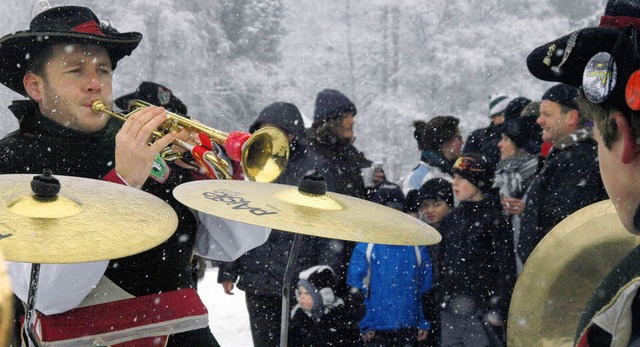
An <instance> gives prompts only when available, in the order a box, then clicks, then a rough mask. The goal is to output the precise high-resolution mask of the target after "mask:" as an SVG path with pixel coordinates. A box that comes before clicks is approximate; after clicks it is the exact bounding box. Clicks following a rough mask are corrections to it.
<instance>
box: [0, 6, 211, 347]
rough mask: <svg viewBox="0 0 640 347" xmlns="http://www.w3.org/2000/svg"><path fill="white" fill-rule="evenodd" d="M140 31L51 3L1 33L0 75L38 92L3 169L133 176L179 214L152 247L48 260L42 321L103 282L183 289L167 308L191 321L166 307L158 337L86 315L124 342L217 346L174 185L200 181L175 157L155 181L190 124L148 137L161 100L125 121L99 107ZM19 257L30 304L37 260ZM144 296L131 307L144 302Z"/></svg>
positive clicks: (24, 104)
mask: <svg viewBox="0 0 640 347" xmlns="http://www.w3.org/2000/svg"><path fill="white" fill-rule="evenodd" d="M141 39H142V35H141V34H140V33H136V32H130V33H119V32H118V31H117V30H115V29H114V28H113V27H111V26H109V25H105V24H104V23H101V22H100V21H99V20H98V18H97V17H96V15H95V14H94V13H93V12H92V11H91V10H89V9H88V8H84V7H76V6H64V7H56V8H51V9H48V10H45V11H44V12H42V13H40V14H39V15H37V16H35V17H34V18H33V20H32V21H31V24H30V28H29V29H28V30H25V31H21V32H17V33H14V34H10V35H6V36H4V37H2V38H0V56H2V59H1V60H0V82H1V83H2V84H4V85H5V86H7V87H8V88H10V89H11V90H13V91H15V92H17V93H18V94H20V95H22V96H25V97H27V98H28V99H29V100H20V101H14V102H13V104H12V105H11V106H10V110H11V111H12V112H13V114H14V115H15V116H16V117H17V118H18V119H19V121H20V128H19V129H18V130H16V131H15V132H13V133H11V134H9V135H7V137H5V138H4V139H2V140H1V141H0V152H1V154H0V168H1V169H0V170H1V172H2V173H6V174H10V173H33V174H40V173H42V172H43V169H45V168H47V169H51V170H52V171H53V173H54V174H57V175H67V176H77V177H85V178H93V179H103V180H108V181H112V182H116V183H120V184H126V185H128V186H130V187H135V188H138V189H143V190H145V191H147V192H150V193H152V194H154V195H156V196H157V197H159V198H161V199H162V200H164V201H166V202H168V203H169V204H170V205H171V206H172V207H173V208H174V209H175V211H176V213H177V215H178V219H179V223H178V227H177V230H176V231H175V232H174V233H173V235H172V236H171V237H170V238H169V239H168V240H167V241H165V242H164V243H163V244H161V245H159V246H156V247H155V248H152V249H151V250H148V251H145V252H143V253H140V254H136V255H132V256H129V257H125V258H122V259H115V260H111V261H102V262H95V263H82V264H70V265H57V264H51V265H47V264H45V265H43V266H42V269H41V277H40V283H41V285H40V289H41V290H40V292H41V295H40V296H39V297H38V300H37V301H36V303H35V304H36V309H37V310H38V311H39V312H40V313H41V314H40V315H39V317H38V320H39V322H42V324H45V323H46V321H47V319H54V320H55V319H60V318H62V319H63V320H64V315H65V314H67V312H68V311H69V310H71V309H74V308H76V307H78V305H80V304H81V303H82V302H83V300H85V297H87V296H88V294H90V293H91V292H92V291H94V292H95V291H96V290H98V289H100V288H94V287H96V286H98V287H100V285H98V284H97V283H98V282H99V281H100V283H104V282H106V283H108V284H109V286H110V287H109V288H111V289H108V290H105V293H109V294H113V295H114V298H113V302H118V301H119V300H123V299H131V298H138V297H143V296H145V295H151V294H159V293H163V294H164V293H172V292H175V291H179V290H183V291H184V296H182V298H183V299H182V300H180V302H179V303H175V304H174V305H173V306H172V305H168V306H166V307H165V306H162V307H165V308H166V309H167V310H173V312H176V313H177V315H179V316H180V317H182V318H184V320H186V321H188V322H189V323H187V324H181V325H179V326H176V325H174V323H172V322H171V321H163V319H162V313H163V312H165V310H164V309H163V308H160V307H159V308H158V310H157V313H158V317H160V320H161V321H160V322H158V321H155V322H153V324H154V326H155V327H159V330H158V331H157V334H156V335H153V336H152V337H151V339H147V340H144V341H139V340H138V339H139V338H140V336H139V335H137V333H138V332H139V331H136V330H135V329H133V330H132V329H129V328H130V327H128V326H127V325H126V324H127V322H124V323H123V322H117V317H109V316H104V317H87V322H86V324H87V325H91V324H94V323H95V324H105V323H106V324H105V325H106V326H110V329H112V330H120V331H122V333H121V334H120V341H119V342H122V341H125V342H126V341H129V343H133V344H136V345H156V344H158V345H162V346H165V345H166V346H217V345H218V343H217V342H216V340H215V338H214V337H213V335H212V334H211V331H210V330H209V327H208V319H207V317H206V308H204V305H203V304H202V302H201V301H200V299H199V298H198V297H197V294H196V293H195V291H193V290H190V291H189V289H190V288H193V286H194V283H193V279H192V276H191V273H190V268H191V267H190V259H191V255H192V252H193V248H194V242H195V241H194V240H195V239H196V230H197V227H198V223H197V220H196V217H195V215H194V214H193V213H192V212H191V211H190V210H189V209H188V208H187V207H185V206H183V205H182V204H180V203H179V202H178V201H177V200H175V198H174V197H173V196H172V193H171V192H172V190H173V188H174V187H176V186H177V185H179V184H181V183H183V182H185V181H187V180H190V179H191V174H192V170H190V169H187V168H182V167H180V166H177V165H170V170H172V172H171V174H170V175H168V176H167V177H164V178H163V179H157V178H156V179H149V177H150V172H151V170H152V167H153V166H154V162H158V161H161V160H162V159H161V158H159V157H158V152H159V151H160V150H161V149H163V148H164V147H166V146H168V145H169V144H171V143H172V142H173V141H174V140H175V139H176V138H182V139H183V140H186V139H187V138H188V137H189V136H190V134H189V132H188V131H183V132H181V133H180V134H176V133H175V132H172V133H169V134H166V135H164V136H162V137H160V138H157V139H156V140H155V142H153V143H149V139H150V137H151V135H152V133H153V131H154V130H155V129H157V128H158V126H160V125H161V124H162V123H163V122H164V121H165V120H166V119H167V115H166V113H165V110H164V109H163V108H162V107H155V106H150V107H145V108H143V109H140V110H138V111H137V112H135V113H133V114H132V115H130V116H129V117H128V119H127V120H126V122H124V124H122V122H121V121H120V120H116V119H113V118H111V117H109V116H107V115H105V114H98V113H94V112H93V111H92V104H93V103H94V102H95V101H96V100H101V101H102V102H103V103H104V104H105V105H107V106H108V107H110V106H111V104H112V74H113V69H115V67H116V64H117V63H118V61H119V60H120V59H122V58H123V57H125V56H127V55H130V54H131V52H132V51H133V50H134V49H135V48H136V47H137V46H138V43H139V42H140V40H141ZM154 178H155V177H154ZM88 222H90V221H88ZM96 246H97V247H99V245H96ZM123 247H126V245H123ZM10 265H11V267H10V272H11V274H12V282H13V287H14V292H15V293H16V295H17V296H18V297H19V298H20V299H21V300H22V301H24V302H26V300H27V298H26V288H28V285H29V280H28V273H29V269H30V264H24V263H12V264H10ZM25 273H26V274H27V275H25ZM52 274H53V275H52ZM45 290H46V291H45ZM55 293H60V294H59V295H56V294H55ZM114 293H117V295H116V294H114ZM187 299H188V300H187ZM135 302H136V301H133V303H134V304H133V305H127V306H126V307H122V310H123V311H129V312H131V311H135V310H137V309H140V307H136V304H135ZM169 306H171V307H169ZM203 310H204V311H203ZM203 312H204V313H203ZM114 319H115V320H116V321H112V320H114ZM139 319H145V318H144V317H140V318H139ZM184 320H183V321H184ZM54 322H55V321H54ZM118 323H121V324H118ZM52 324H55V323H52ZM143 324H144V323H143ZM149 324H151V322H150V323H149ZM85 328H86V326H84V325H81V324H80V325H78V326H69V327H67V328H66V329H67V330H69V329H71V330H73V331H74V332H77V335H78V336H79V337H82V336H84V335H88V334H87V333H86V331H83V329H85ZM146 336H147V337H148V336H149V335H146ZM40 339H44V340H46V339H48V337H47V336H40ZM50 340H51V339H49V341H50ZM105 344H111V343H108V341H107V342H105Z"/></svg>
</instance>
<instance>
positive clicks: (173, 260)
mask: <svg viewBox="0 0 640 347" xmlns="http://www.w3.org/2000/svg"><path fill="white" fill-rule="evenodd" d="M10 110H11V111H12V112H13V113H14V115H15V116H16V117H17V118H18V120H19V122H20V129H19V130H17V131H15V132H13V133H11V134H8V135H7V136H6V137H5V138H3V139H2V140H0V170H1V172H2V173H3V174H14V173H19V174H34V175H35V174H41V173H42V171H43V169H44V168H49V169H51V170H52V171H53V174H54V176H55V175H66V176H77V177H85V178H93V179H101V178H102V177H104V176H105V175H106V174H107V173H108V172H109V171H110V170H111V169H113V167H114V153H115V135H116V133H117V132H118V130H119V128H120V126H121V124H122V123H121V122H120V121H118V120H110V121H109V123H108V124H107V126H106V127H105V128H104V129H103V130H101V131H99V132H96V133H92V134H85V133H81V132H78V131H75V130H72V129H69V128H66V127H64V126H62V125H59V124H58V123H55V122H53V121H51V120H50V119H48V118H46V117H44V116H42V115H41V114H40V113H39V111H38V106H37V104H35V103H34V102H32V101H14V103H13V104H12V105H11V106H10ZM171 168H172V170H173V171H172V174H171V176H170V177H169V179H168V180H167V181H166V182H165V183H164V184H160V183H158V182H156V181H154V180H153V179H148V180H147V182H146V183H145V185H144V187H143V190H145V191H147V192H149V193H151V194H153V195H155V196H157V197H159V198H161V199H163V200H165V201H166V202H168V203H169V204H170V205H171V206H172V207H173V208H174V209H175V211H176V213H177V214H178V218H179V224H178V229H177V230H176V232H175V233H174V234H173V235H172V236H171V237H170V238H169V239H168V240H167V241H165V242H164V243H162V244H160V245H159V246H156V247H154V248H152V249H150V250H148V251H145V252H142V253H139V254H136V255H132V256H129V257H125V258H121V259H115V260H112V261H110V262H109V266H108V269H107V271H106V273H105V274H106V276H107V277H108V278H109V279H111V280H112V281H113V282H115V283H116V284H118V285H119V286H120V287H122V289H124V290H126V291H127V292H129V293H131V294H132V295H135V296H139V295H146V294H153V293H160V292H165V291H171V290H176V289H180V288H188V287H192V286H193V282H192V277H191V274H190V269H191V265H190V259H191V255H192V250H193V242H194V241H193V240H194V237H195V233H196V230H197V229H196V218H195V216H194V215H193V213H191V212H190V211H189V209H188V208H187V207H185V206H184V205H182V204H181V203H179V202H178V201H177V200H175V199H174V198H173V196H172V194H171V191H172V190H173V188H174V187H176V186H177V185H178V184H181V183H183V182H185V181H186V180H188V179H190V177H191V174H190V173H189V172H188V171H186V170H184V169H181V168H180V167H178V166H175V165H172V166H171ZM124 203H126V202H124ZM96 247H100V245H96ZM123 247H126V245H123Z"/></svg>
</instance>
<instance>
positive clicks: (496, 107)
mask: <svg viewBox="0 0 640 347" xmlns="http://www.w3.org/2000/svg"><path fill="white" fill-rule="evenodd" d="M510 100H511V98H510V97H509V96H507V95H504V94H494V95H491V101H490V102H489V118H493V117H495V116H497V115H499V114H501V113H503V112H504V110H506V109H507V105H509V101H510Z"/></svg>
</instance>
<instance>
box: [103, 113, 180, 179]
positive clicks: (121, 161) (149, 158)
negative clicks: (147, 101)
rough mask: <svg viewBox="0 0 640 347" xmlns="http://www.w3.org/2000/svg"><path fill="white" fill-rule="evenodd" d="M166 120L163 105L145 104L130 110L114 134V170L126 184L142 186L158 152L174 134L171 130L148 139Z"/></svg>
mask: <svg viewBox="0 0 640 347" xmlns="http://www.w3.org/2000/svg"><path fill="white" fill-rule="evenodd" d="M166 120H167V114H166V112H165V110H164V108H162V107H155V106H150V107H145V108H143V109H140V110H138V111H137V112H134V113H132V114H131V115H130V116H129V117H128V118H127V120H126V121H125V122H124V125H123V126H122V128H121V129H120V131H119V132H118V134H117V135H116V154H115V170H116V173H117V174H118V175H119V176H120V178H122V179H123V180H124V181H125V182H126V183H127V184H128V185H129V186H131V187H135V188H142V185H143V184H144V182H145V181H146V180H147V178H148V177H149V172H151V168H152V166H153V161H154V159H155V157H156V155H157V154H158V152H160V150H162V149H163V148H164V147H166V146H168V145H169V144H170V143H172V142H173V141H174V140H175V138H176V136H177V135H178V134H176V133H175V132H171V133H169V134H166V135H164V136H163V137H162V138H159V139H155V141H153V143H150V141H151V137H152V136H153V132H154V131H155V130H156V129H157V128H158V127H159V126H160V125H161V124H162V123H163V122H164V121H166Z"/></svg>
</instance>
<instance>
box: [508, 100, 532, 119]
mask: <svg viewBox="0 0 640 347" xmlns="http://www.w3.org/2000/svg"><path fill="white" fill-rule="evenodd" d="M530 103H531V99H529V98H525V97H524V96H519V97H517V98H514V99H513V100H511V101H509V104H508V105H507V108H506V109H505V110H504V120H505V121H508V120H510V119H515V118H518V117H520V114H521V113H522V110H523V109H524V108H525V107H526V106H527V105H529V104H530Z"/></svg>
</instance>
